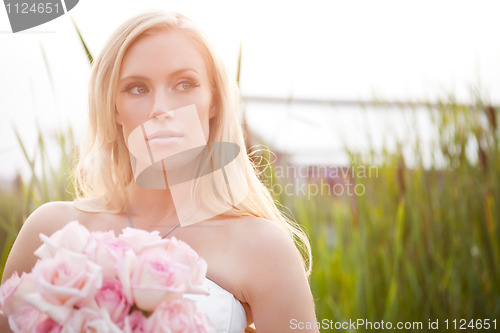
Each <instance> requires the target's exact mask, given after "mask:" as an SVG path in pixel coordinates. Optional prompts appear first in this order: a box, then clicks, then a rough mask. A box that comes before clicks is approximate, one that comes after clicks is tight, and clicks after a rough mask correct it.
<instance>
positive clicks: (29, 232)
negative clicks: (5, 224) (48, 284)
mask: <svg viewBox="0 0 500 333" xmlns="http://www.w3.org/2000/svg"><path fill="white" fill-rule="evenodd" d="M87 215H88V214H86V213H85V212H83V211H81V210H79V209H77V208H76V207H75V202H71V201H54V202H48V203H45V204H43V205H41V206H40V207H38V208H37V209H35V210H34V211H33V213H31V215H30V216H29V217H28V218H27V219H26V221H25V222H24V223H23V225H22V227H21V230H20V231H19V233H18V235H17V237H16V240H15V241H14V244H13V245H12V248H11V251H10V254H9V257H8V259H7V262H6V264H5V270H4V274H3V277H2V279H5V278H6V277H8V276H10V275H11V274H12V273H13V272H14V271H18V272H19V273H20V272H29V271H30V270H31V267H32V266H33V265H34V264H35V262H36V257H35V255H34V254H33V253H34V252H35V250H36V249H37V248H38V247H39V246H40V245H41V244H42V242H41V240H40V234H44V235H48V236H49V235H52V234H53V233H54V232H56V231H57V230H59V229H61V228H62V227H64V226H65V225H66V224H67V223H69V222H71V221H75V220H77V221H84V220H85V217H86V216H87Z"/></svg>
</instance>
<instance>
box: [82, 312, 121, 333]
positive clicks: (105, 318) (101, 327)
mask: <svg viewBox="0 0 500 333" xmlns="http://www.w3.org/2000/svg"><path fill="white" fill-rule="evenodd" d="M83 331H84V332H86V333H101V332H105V333H122V330H121V329H120V328H119V327H118V326H117V325H116V324H115V323H114V322H113V321H112V320H111V318H110V317H109V314H108V312H106V310H104V309H101V311H100V313H99V316H97V317H96V318H94V319H91V320H89V321H87V323H86V325H85V326H84V330H83Z"/></svg>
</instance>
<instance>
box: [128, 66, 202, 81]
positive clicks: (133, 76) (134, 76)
mask: <svg viewBox="0 0 500 333" xmlns="http://www.w3.org/2000/svg"><path fill="white" fill-rule="evenodd" d="M185 72H194V73H196V74H198V75H199V74H200V72H198V71H197V70H196V69H194V68H180V69H177V70H175V71H173V72H170V73H169V74H168V76H169V77H173V76H177V75H179V74H182V73H185ZM128 80H144V81H148V80H149V78H148V77H147V76H144V75H139V74H131V75H126V76H123V77H121V78H120V82H123V81H128Z"/></svg>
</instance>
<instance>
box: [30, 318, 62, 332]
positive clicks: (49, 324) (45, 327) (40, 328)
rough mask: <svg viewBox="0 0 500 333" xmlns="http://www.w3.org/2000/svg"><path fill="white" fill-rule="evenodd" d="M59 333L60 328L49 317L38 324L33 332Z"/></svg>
mask: <svg viewBox="0 0 500 333" xmlns="http://www.w3.org/2000/svg"><path fill="white" fill-rule="evenodd" d="M61 331H62V326H61V325H59V324H58V323H56V322H55V321H54V320H52V319H51V318H49V317H47V318H46V319H45V320H44V321H42V322H41V323H39V324H38V325H37V327H36V330H35V332H36V333H60V332H61Z"/></svg>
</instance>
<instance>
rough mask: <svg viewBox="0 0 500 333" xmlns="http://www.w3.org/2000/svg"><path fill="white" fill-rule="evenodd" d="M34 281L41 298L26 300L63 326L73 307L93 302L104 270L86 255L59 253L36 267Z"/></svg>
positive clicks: (35, 296)
mask: <svg viewBox="0 0 500 333" xmlns="http://www.w3.org/2000/svg"><path fill="white" fill-rule="evenodd" d="M33 280H34V283H35V286H36V289H37V291H38V294H31V295H26V296H25V299H26V300H27V301H28V302H30V303H31V304H32V305H33V306H34V307H35V308H37V309H39V310H40V311H42V312H45V313H47V314H48V315H49V316H50V317H51V318H52V319H54V320H56V321H57V322H58V323H61V324H62V323H63V322H64V321H65V320H66V319H67V317H68V316H69V315H70V313H71V311H72V310H73V307H74V306H77V307H81V306H85V305H87V304H89V303H91V302H92V301H93V299H94V296H95V295H96V294H97V292H98V291H99V289H100V288H101V286H102V270H101V268H100V267H99V266H98V265H96V264H94V263H92V262H91V261H90V260H89V259H88V258H87V257H86V256H84V255H81V254H76V253H71V252H59V253H57V254H56V256H55V257H54V258H48V259H44V260H40V261H38V262H37V263H36V264H35V267H33Z"/></svg>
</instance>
